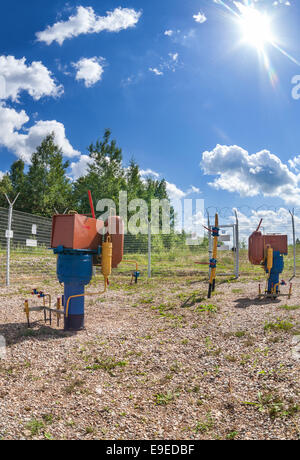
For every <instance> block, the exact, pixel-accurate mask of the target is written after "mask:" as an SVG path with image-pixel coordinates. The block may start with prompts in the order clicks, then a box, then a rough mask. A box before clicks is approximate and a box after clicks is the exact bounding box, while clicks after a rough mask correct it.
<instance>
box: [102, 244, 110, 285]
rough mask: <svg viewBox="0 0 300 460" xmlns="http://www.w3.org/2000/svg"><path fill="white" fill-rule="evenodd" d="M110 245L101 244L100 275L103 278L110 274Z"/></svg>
mask: <svg viewBox="0 0 300 460" xmlns="http://www.w3.org/2000/svg"><path fill="white" fill-rule="evenodd" d="M112 254H113V246H112V243H103V244H102V274H103V276H104V278H108V277H109V276H110V275H111V272H112Z"/></svg>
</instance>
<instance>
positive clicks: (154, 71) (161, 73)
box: [149, 67, 164, 76]
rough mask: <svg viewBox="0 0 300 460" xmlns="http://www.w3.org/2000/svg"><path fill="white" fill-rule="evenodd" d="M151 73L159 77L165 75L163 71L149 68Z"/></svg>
mask: <svg viewBox="0 0 300 460" xmlns="http://www.w3.org/2000/svg"><path fill="white" fill-rule="evenodd" d="M149 71H150V72H152V73H154V74H155V75H157V76H161V75H163V74H164V73H163V72H162V71H161V70H159V69H157V68H156V67H149Z"/></svg>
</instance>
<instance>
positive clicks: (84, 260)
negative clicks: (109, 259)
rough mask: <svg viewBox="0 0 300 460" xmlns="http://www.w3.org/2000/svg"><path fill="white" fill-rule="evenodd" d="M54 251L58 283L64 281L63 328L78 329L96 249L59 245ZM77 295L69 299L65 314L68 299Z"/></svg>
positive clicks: (82, 325)
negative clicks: (71, 247) (68, 247)
mask: <svg viewBox="0 0 300 460" xmlns="http://www.w3.org/2000/svg"><path fill="white" fill-rule="evenodd" d="M99 251H100V249H99ZM99 251H98V252H99ZM54 253H55V254H57V255H58V258H57V277H58V280H59V282H60V283H64V296H63V306H64V311H65V330H66V331H80V330H82V329H83V328H84V288H85V286H86V285H88V284H89V283H90V281H91V279H92V277H93V255H94V254H95V253H97V251H89V250H78V249H66V248H64V247H62V246H60V247H58V248H55V249H54ZM77 295H79V296H81V297H78V298H74V299H71V300H70V302H69V310H68V316H66V313H67V311H66V310H67V305H68V299H69V298H70V297H73V296H77Z"/></svg>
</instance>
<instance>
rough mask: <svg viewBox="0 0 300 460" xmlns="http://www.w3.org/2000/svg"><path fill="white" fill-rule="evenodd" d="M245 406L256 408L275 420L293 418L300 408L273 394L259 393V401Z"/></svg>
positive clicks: (292, 402)
mask: <svg viewBox="0 0 300 460" xmlns="http://www.w3.org/2000/svg"><path fill="white" fill-rule="evenodd" d="M243 404H245V405H247V406H253V407H255V408H256V409H257V410H258V411H259V412H262V413H268V415H269V417H270V418H272V419H275V418H276V417H284V418H285V417H287V418H290V417H293V416H294V415H295V414H297V413H299V411H300V406H299V405H298V404H296V403H295V402H294V401H292V400H289V401H284V400H282V399H281V398H280V397H279V396H278V395H276V394H273V393H262V392H259V393H258V395H257V401H254V402H247V401H245V402H244V403H243Z"/></svg>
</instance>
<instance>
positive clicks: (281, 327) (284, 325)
mask: <svg viewBox="0 0 300 460" xmlns="http://www.w3.org/2000/svg"><path fill="white" fill-rule="evenodd" d="M293 327H294V324H293V323H291V322H289V321H287V320H284V319H277V320H275V321H274V322H266V323H265V326H264V330H265V331H266V332H267V331H285V332H288V331H290V330H291V329H293Z"/></svg>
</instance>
